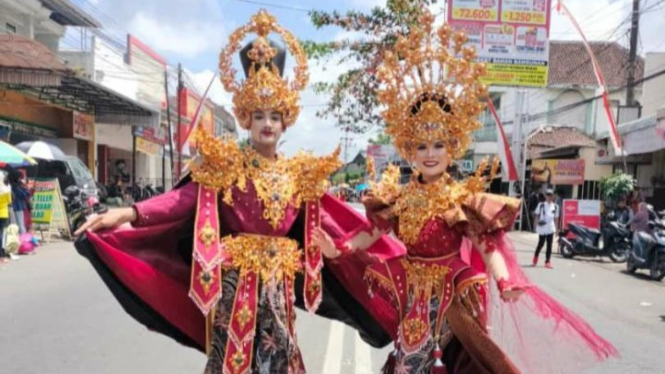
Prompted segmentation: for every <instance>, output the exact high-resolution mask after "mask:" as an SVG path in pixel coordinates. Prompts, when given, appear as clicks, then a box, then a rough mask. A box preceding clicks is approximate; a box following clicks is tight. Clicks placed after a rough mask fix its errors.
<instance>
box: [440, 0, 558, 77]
mask: <svg viewBox="0 0 665 374" xmlns="http://www.w3.org/2000/svg"><path fill="white" fill-rule="evenodd" d="M550 13H551V0H450V1H449V2H448V23H449V24H450V25H451V26H452V27H453V29H455V30H464V31H465V32H466V35H467V37H468V38H469V44H470V45H473V46H475V47H476V51H477V52H478V61H482V62H485V63H486V66H487V75H486V76H485V77H484V78H483V79H482V80H483V82H484V83H487V84H494V85H502V86H522V87H545V86H546V85H547V71H548V60H549V50H548V48H549V47H548V40H549V34H550Z"/></svg>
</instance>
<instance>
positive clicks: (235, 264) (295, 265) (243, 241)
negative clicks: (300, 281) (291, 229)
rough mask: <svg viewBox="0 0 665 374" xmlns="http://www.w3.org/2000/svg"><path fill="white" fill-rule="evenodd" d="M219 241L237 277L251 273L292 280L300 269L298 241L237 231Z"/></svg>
mask: <svg viewBox="0 0 665 374" xmlns="http://www.w3.org/2000/svg"><path fill="white" fill-rule="evenodd" d="M221 244H222V246H223V247H224V249H225V250H226V252H227V253H228V254H229V256H230V257H231V267H232V268H236V269H238V270H239V271H240V275H241V276H243V275H244V274H247V273H249V272H253V273H256V274H257V275H259V276H260V278H261V280H262V281H267V280H270V279H274V280H283V279H284V278H285V277H286V278H289V279H293V277H294V276H295V274H296V273H297V272H299V271H300V270H301V269H302V260H301V253H300V251H299V250H298V242H296V241H295V240H292V239H289V238H284V237H275V236H262V235H251V234H240V235H239V236H235V237H233V236H226V237H224V238H222V241H221Z"/></svg>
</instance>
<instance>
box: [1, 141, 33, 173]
mask: <svg viewBox="0 0 665 374" xmlns="http://www.w3.org/2000/svg"><path fill="white" fill-rule="evenodd" d="M36 163H37V161H35V160H34V159H33V158H32V157H30V156H28V155H26V154H25V153H23V152H22V151H21V150H20V149H18V148H16V147H14V146H13V145H11V144H9V143H5V142H3V141H0V166H5V165H9V166H12V167H19V166H28V165H34V164H36Z"/></svg>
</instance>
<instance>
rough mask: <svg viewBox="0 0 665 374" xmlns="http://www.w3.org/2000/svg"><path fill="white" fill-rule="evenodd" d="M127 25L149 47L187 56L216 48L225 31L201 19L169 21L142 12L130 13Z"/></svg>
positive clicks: (219, 26)
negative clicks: (132, 15)
mask: <svg viewBox="0 0 665 374" xmlns="http://www.w3.org/2000/svg"><path fill="white" fill-rule="evenodd" d="M129 29H130V30H131V31H132V32H134V33H135V34H136V35H138V36H139V38H141V39H142V40H143V41H144V42H145V43H146V44H148V45H150V46H151V47H153V48H155V49H157V50H160V51H163V52H166V53H172V54H176V55H181V56H183V57H186V58H193V57H196V56H197V55H199V54H201V53H205V52H211V51H217V50H219V48H220V43H221V42H220V41H221V40H224V38H223V35H224V34H225V32H224V29H223V28H222V26H221V25H219V24H216V23H206V22H201V20H182V21H181V22H178V23H168V22H163V21H162V20H159V19H157V18H155V17H153V16H151V15H149V14H146V13H143V12H137V13H136V14H135V15H134V17H132V19H131V21H130V22H129Z"/></svg>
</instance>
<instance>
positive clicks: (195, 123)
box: [180, 73, 217, 154]
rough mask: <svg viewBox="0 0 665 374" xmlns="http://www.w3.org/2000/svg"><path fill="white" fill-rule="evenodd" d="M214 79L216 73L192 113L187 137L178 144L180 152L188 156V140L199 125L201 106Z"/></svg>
mask: <svg viewBox="0 0 665 374" xmlns="http://www.w3.org/2000/svg"><path fill="white" fill-rule="evenodd" d="M215 78H217V73H214V74H213V75H212V78H211V79H210V83H208V87H206V90H205V92H204V93H203V96H202V97H201V101H199V106H198V107H197V108H196V112H194V116H193V117H192V120H191V122H190V126H189V129H188V130H187V135H185V139H184V140H183V141H182V144H180V152H185V151H186V153H187V154H189V138H190V137H191V135H192V134H193V133H194V130H196V127H197V126H198V125H199V122H200V121H201V115H202V113H203V110H202V109H203V105H204V103H205V101H206V99H207V98H208V92H210V87H212V84H213V82H214V81H215Z"/></svg>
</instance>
